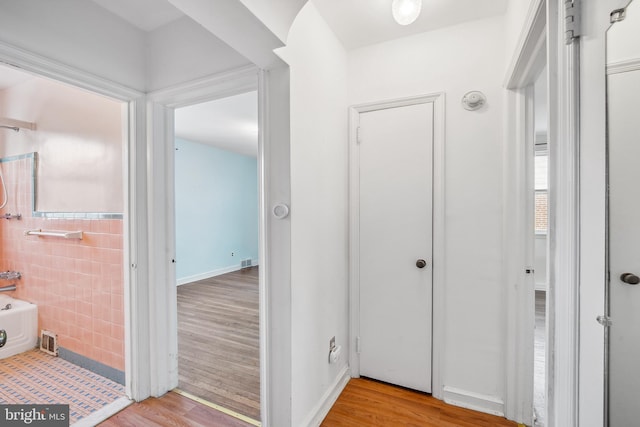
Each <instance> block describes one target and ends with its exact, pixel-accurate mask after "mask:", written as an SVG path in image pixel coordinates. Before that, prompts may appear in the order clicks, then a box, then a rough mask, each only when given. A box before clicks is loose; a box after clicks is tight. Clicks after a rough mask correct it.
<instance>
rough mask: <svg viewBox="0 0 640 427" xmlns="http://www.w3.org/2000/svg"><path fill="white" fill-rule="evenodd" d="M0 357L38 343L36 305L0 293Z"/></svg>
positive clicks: (21, 350)
mask: <svg viewBox="0 0 640 427" xmlns="http://www.w3.org/2000/svg"><path fill="white" fill-rule="evenodd" d="M7 304H11V308H10V309H9V310H0V344H2V341H3V340H4V338H6V340H4V341H5V344H4V345H3V346H2V347H0V359H4V358H5V357H9V356H13V355H15V354H18V353H22V352H23V351H27V350H31V349H32V348H35V347H36V345H37V343H38V306H37V305H35V304H31V303H29V302H27V301H22V300H19V299H15V298H11V297H9V296H7V295H0V308H4V307H6V306H7Z"/></svg>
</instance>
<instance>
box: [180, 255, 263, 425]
mask: <svg viewBox="0 0 640 427" xmlns="http://www.w3.org/2000/svg"><path fill="white" fill-rule="evenodd" d="M258 305H259V300H258V267H251V268H247V269H243V270H240V271H236V272H233V273H228V274H224V275H221V276H217V277H213V278H210V279H205V280H201V281H198V282H194V283H190V284H186V285H181V286H178V373H179V386H178V387H179V388H180V389H181V390H184V391H186V392H188V393H190V394H193V395H195V396H198V397H200V398H202V399H205V400H208V401H210V402H212V403H215V404H217V405H220V406H222V407H225V408H228V409H231V410H233V411H235V412H237V413H240V414H242V415H246V416H248V417H250V418H253V419H255V420H260V344H259V343H260V333H259V311H258V309H259V307H258Z"/></svg>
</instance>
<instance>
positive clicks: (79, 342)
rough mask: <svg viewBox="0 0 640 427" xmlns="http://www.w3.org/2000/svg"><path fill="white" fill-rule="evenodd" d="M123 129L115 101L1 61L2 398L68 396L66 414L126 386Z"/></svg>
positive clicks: (119, 394) (84, 415)
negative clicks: (34, 387) (78, 379)
mask: <svg viewBox="0 0 640 427" xmlns="http://www.w3.org/2000/svg"><path fill="white" fill-rule="evenodd" d="M126 129H127V122H126V107H125V106H124V105H123V104H122V103H121V102H119V101H116V100H112V99H109V98H107V97H104V96H101V95H97V94H94V93H90V92H87V91H84V90H80V89H77V88H75V87H71V86H69V85H66V84H62V83H59V82H56V81H52V80H49V79H45V78H42V77H36V76H33V75H31V74H27V73H24V72H22V71H20V70H17V69H13V68H9V67H5V66H2V67H0V171H1V172H2V180H1V181H0V206H2V208H0V217H1V218H0V220H1V222H0V239H1V240H0V271H2V272H3V273H0V290H1V291H2V292H0V306H1V307H0V308H3V310H2V311H0V330H2V331H4V335H5V339H4V341H5V343H4V345H3V346H2V347H0V359H1V361H0V371H2V373H3V378H7V380H3V384H2V385H0V402H2V403H51V404H53V403H57V404H70V418H71V423H72V424H73V423H75V422H76V421H78V420H80V419H83V420H84V421H85V422H87V421H86V420H87V419H88V416H89V414H91V413H92V412H94V411H96V410H98V409H99V408H100V407H101V406H104V405H106V404H113V402H116V401H118V399H120V398H123V397H124V395H125V387H124V385H125V350H124V331H125V326H124V325H125V314H124V294H125V286H126V283H125V280H126V278H125V274H124V269H123V260H124V247H125V238H124V227H123V222H124V220H123V212H124V207H123V206H124V199H125V198H124V194H125V193H124V185H125V184H124V180H125V179H124V173H123V164H124V150H123V147H124V144H123V141H125V140H126ZM5 198H6V201H5ZM14 288H15V290H14ZM20 301H25V302H27V303H30V304H23V303H21V302H20ZM36 313H37V314H36ZM23 315H24V316H25V319H24V320H15V319H16V318H17V317H20V316H23ZM20 329H24V330H20ZM2 331H0V344H2V341H3V339H2V338H3V337H2ZM43 333H44V335H43ZM20 336H22V338H20ZM43 337H44V339H42V338H43ZM54 338H55V346H54V342H53V339H54ZM17 341H20V342H19V343H18V345H17V347H16V346H14V343H16V342H17ZM41 341H42V344H43V345H42V347H45V350H47V352H45V351H41V350H40V349H36V346H37V345H39V344H40V342H41ZM15 353H18V354H15ZM47 353H49V354H47ZM53 354H57V357H54V356H53ZM21 358H23V359H24V360H23V359H21ZM29 366H30V367H29ZM47 367H53V368H52V369H54V370H56V371H58V372H67V373H68V375H74V376H75V375H78V376H80V375H85V377H84V378H85V379H84V380H83V385H81V386H77V387H81V389H79V388H75V387H76V385H73V386H72V385H69V384H68V383H67V381H66V380H65V379H64V378H63V379H56V378H52V377H51V375H52V374H51V373H50V372H48V371H46V369H47ZM9 375H11V376H10V377H9ZM40 381H46V382H47V387H38V392H37V394H35V395H34V394H31V395H30V394H29V393H28V392H26V391H25V394H20V393H21V391H20V390H21V387H22V385H23V384H25V383H26V384H28V383H29V382H38V384H42V383H41V382H40ZM83 387H84V388H83ZM69 388H73V390H74V392H70V391H69ZM45 389H46V390H48V391H45ZM34 393H35V392H34ZM46 393H50V394H49V395H46ZM79 395H87V396H91V397H90V398H88V399H86V400H87V401H90V402H88V403H87V402H80V400H79V399H80V398H79V397H78V396H79ZM32 400H37V401H32ZM88 423H89V424H86V425H91V424H90V421H88ZM78 425H82V424H78Z"/></svg>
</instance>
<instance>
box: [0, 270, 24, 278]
mask: <svg viewBox="0 0 640 427" xmlns="http://www.w3.org/2000/svg"><path fill="white" fill-rule="evenodd" d="M21 277H22V274H21V273H20V272H19V271H2V272H0V280H16V279H19V278H21Z"/></svg>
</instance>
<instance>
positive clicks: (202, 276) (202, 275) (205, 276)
mask: <svg viewBox="0 0 640 427" xmlns="http://www.w3.org/2000/svg"><path fill="white" fill-rule="evenodd" d="M257 265H258V260H257V259H252V260H251V267H255V266H257ZM238 270H242V265H241V264H236V265H230V266H228V267H223V268H218V269H216V270H213V271H207V272H206V273H200V274H195V275H193V276H187V277H182V278H180V279H178V280H177V281H176V283H177V285H178V286H180V285H186V284H187V283H193V282H197V281H198V280H204V279H210V278H212V277H216V276H221V275H223V274H227V273H233V272H234V271H238Z"/></svg>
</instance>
